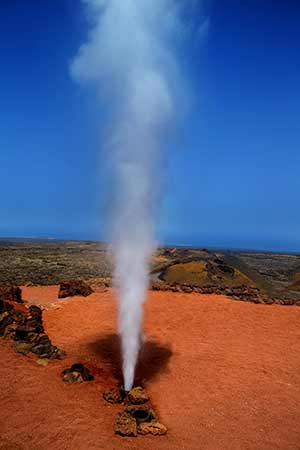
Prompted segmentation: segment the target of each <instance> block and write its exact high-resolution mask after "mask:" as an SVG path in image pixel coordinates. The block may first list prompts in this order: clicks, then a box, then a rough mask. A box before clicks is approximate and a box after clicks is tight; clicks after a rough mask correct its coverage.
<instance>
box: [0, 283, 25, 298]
mask: <svg viewBox="0 0 300 450" xmlns="http://www.w3.org/2000/svg"><path fill="white" fill-rule="evenodd" d="M0 300H3V301H5V300H7V301H10V302H15V303H23V300H22V290H21V289H20V288H19V287H18V286H14V285H13V284H10V283H2V284H0Z"/></svg>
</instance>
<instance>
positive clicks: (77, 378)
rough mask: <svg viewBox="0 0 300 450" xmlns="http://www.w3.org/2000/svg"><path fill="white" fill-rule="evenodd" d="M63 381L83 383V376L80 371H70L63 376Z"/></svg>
mask: <svg viewBox="0 0 300 450" xmlns="http://www.w3.org/2000/svg"><path fill="white" fill-rule="evenodd" d="M63 381H64V382H66V383H73V384H80V383H83V378H82V375H81V373H79V372H76V371H74V372H68V373H66V374H65V375H64V376H63Z"/></svg>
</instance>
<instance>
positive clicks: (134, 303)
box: [71, 0, 196, 390]
mask: <svg viewBox="0 0 300 450" xmlns="http://www.w3.org/2000/svg"><path fill="white" fill-rule="evenodd" d="M83 3H86V4H87V6H88V10H89V12H90V17H91V21H92V22H91V23H92V24H91V29H90V32H89V37H88V41H87V42H86V43H85V44H84V45H82V47H81V48H80V49H79V53H78V55H77V57H76V58H75V59H74V60H73V62H72V65H71V71H72V74H73V76H74V77H75V78H76V79H78V80H80V81H81V82H82V81H84V82H85V81H87V82H93V83H94V84H95V85H96V87H97V89H98V90H99V93H100V96H101V97H102V99H104V98H106V101H107V105H108V106H109V107H110V110H111V119H110V122H111V123H112V124H113V125H112V131H111V138H110V144H109V145H108V149H109V152H108V154H109V155H110V157H111V161H112V165H113V170H114V176H113V179H114V198H113V202H112V203H113V211H114V218H113V224H112V229H113V246H114V252H115V283H116V285H117V287H118V292H119V294H118V295H119V331H120V334H121V338H122V351H123V375H124V384H125V389H126V390H129V389H130V388H131V387H132V385H133V383H134V371H135V366H136V361H137V357H138V352H139V345H140V334H141V326H142V318H143V303H144V301H145V298H146V291H147V287H148V268H149V260H150V257H151V254H152V252H153V251H154V250H155V247H156V243H155V235H154V210H155V204H156V200H157V198H156V193H157V179H156V177H155V173H156V171H157V170H158V161H159V159H160V157H161V151H162V150H163V147H164V140H165V138H166V137H167V134H168V130H169V127H170V125H171V124H172V122H173V121H174V119H175V116H176V114H175V111H176V110H177V109H178V108H179V104H178V102H177V99H178V92H179V85H182V83H179V82H178V70H177V63H176V58H175V56H174V55H175V51H174V49H173V48H172V45H171V42H173V41H174V39H173V37H174V35H175V34H177V35H179V34H180V33H181V32H182V31H183V29H181V25H180V20H179V9H178V4H179V3H180V2H179V3H178V2H177V1H175V0H83ZM182 3H185V2H182ZM192 3H194V4H195V3H196V2H195V0H193V1H192Z"/></svg>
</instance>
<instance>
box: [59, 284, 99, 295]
mask: <svg viewBox="0 0 300 450" xmlns="http://www.w3.org/2000/svg"><path fill="white" fill-rule="evenodd" d="M93 292H94V291H93V289H92V288H91V287H90V286H89V285H88V284H87V283H85V282H84V281H82V280H69V281H63V282H62V283H61V284H60V287H59V293H58V298H66V297H74V296H75V295H80V296H83V297H88V296H89V295H91V294H92V293H93Z"/></svg>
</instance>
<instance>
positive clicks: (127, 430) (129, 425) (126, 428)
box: [114, 411, 137, 437]
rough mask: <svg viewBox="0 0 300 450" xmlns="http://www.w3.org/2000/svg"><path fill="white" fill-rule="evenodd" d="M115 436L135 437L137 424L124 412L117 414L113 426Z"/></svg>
mask: <svg viewBox="0 0 300 450" xmlns="http://www.w3.org/2000/svg"><path fill="white" fill-rule="evenodd" d="M114 431H115V434H118V435H120V436H130V437H136V436H137V423H136V420H135V418H134V417H133V416H132V415H131V414H129V413H128V412H126V411H123V412H119V413H118V414H117V418H116V422H115V426H114Z"/></svg>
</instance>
